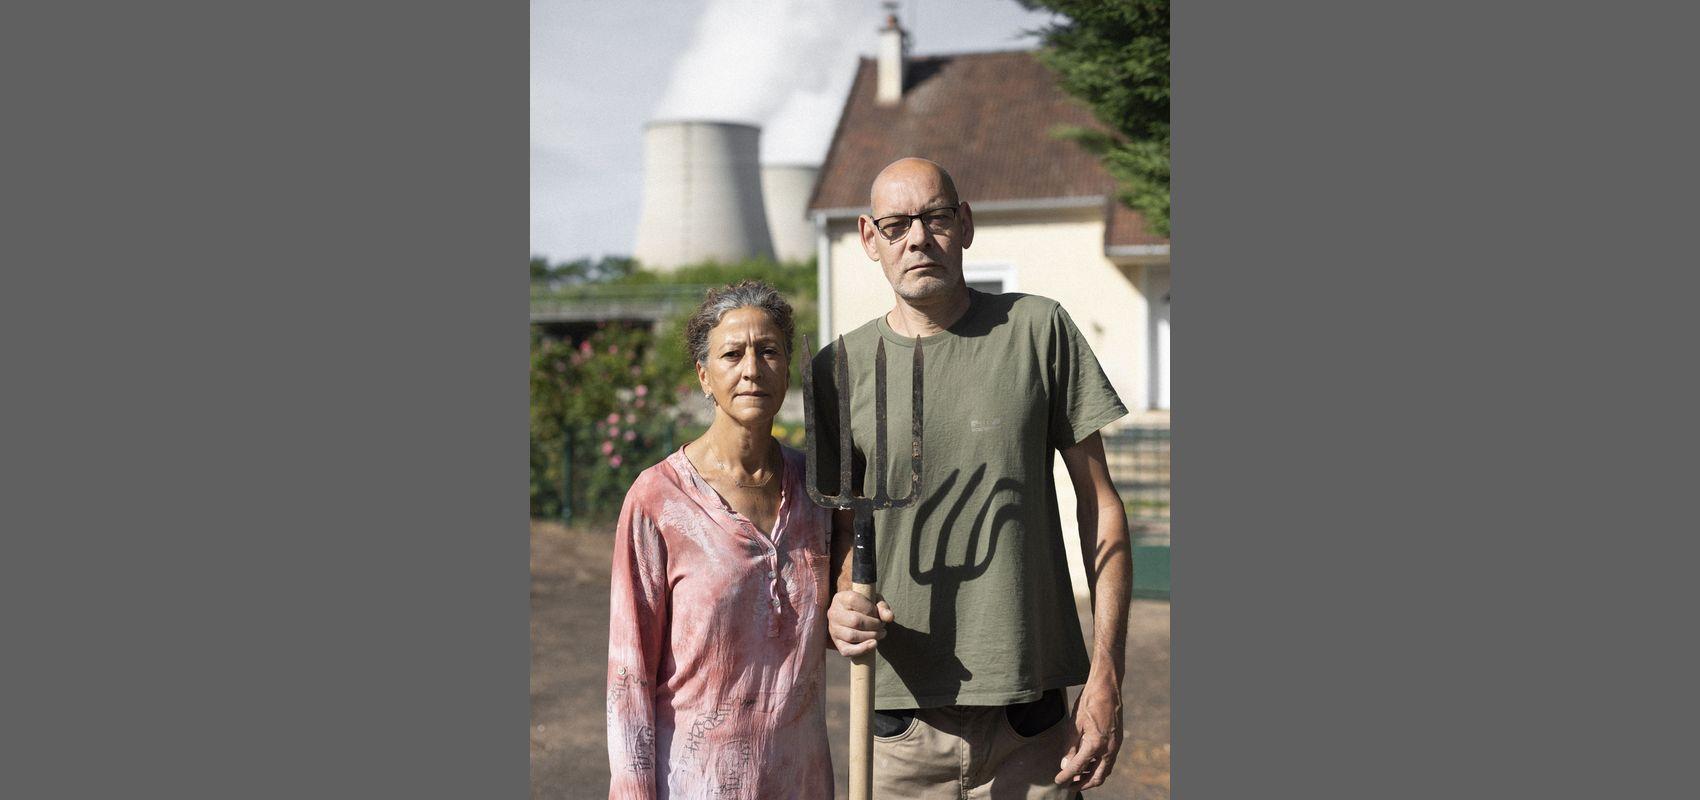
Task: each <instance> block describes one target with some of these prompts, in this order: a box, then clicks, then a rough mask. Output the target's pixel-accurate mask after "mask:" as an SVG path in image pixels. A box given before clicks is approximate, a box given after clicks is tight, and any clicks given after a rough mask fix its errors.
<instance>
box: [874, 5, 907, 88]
mask: <svg viewBox="0 0 1700 800" xmlns="http://www.w3.org/2000/svg"><path fill="white" fill-rule="evenodd" d="M885 10H886V15H885V27H883V28H880V61H879V93H878V94H877V95H876V98H877V99H878V101H879V104H880V105H882V106H889V105H894V104H896V103H898V102H900V101H902V100H903V57H904V55H905V53H904V51H905V50H906V49H907V47H906V45H908V43H909V42H908V40H909V34H908V33H907V32H905V31H904V30H903V26H901V25H899V24H897V4H896V3H886V4H885Z"/></svg>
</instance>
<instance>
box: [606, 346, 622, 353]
mask: <svg viewBox="0 0 1700 800" xmlns="http://www.w3.org/2000/svg"><path fill="white" fill-rule="evenodd" d="M618 352H620V348H619V346H618V345H612V344H611V345H608V355H614V354H615V353H618Z"/></svg>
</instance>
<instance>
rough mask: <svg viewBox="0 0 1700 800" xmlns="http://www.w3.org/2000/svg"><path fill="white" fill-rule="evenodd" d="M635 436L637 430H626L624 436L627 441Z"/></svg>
mask: <svg viewBox="0 0 1700 800" xmlns="http://www.w3.org/2000/svg"><path fill="white" fill-rule="evenodd" d="M636 438H637V431H626V436H625V439H626V441H628V442H629V441H631V440H633V439H636Z"/></svg>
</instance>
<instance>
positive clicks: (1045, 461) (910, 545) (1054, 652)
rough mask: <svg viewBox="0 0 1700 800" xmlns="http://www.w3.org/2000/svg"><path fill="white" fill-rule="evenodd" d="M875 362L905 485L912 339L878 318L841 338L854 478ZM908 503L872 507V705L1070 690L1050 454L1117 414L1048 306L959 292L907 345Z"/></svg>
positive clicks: (1075, 634) (1068, 329)
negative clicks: (959, 313) (875, 620)
mask: <svg viewBox="0 0 1700 800" xmlns="http://www.w3.org/2000/svg"><path fill="white" fill-rule="evenodd" d="M882 340H883V341H884V343H885V351H886V382H887V386H886V412H887V414H886V419H885V420H884V422H885V425H886V436H887V439H886V441H887V454H886V474H887V479H886V485H887V486H888V487H889V488H888V491H889V492H890V493H891V494H893V495H896V496H899V497H901V496H903V495H906V494H907V493H908V491H909V485H910V484H909V476H910V459H909V444H910V436H911V425H912V418H911V410H910V397H911V396H912V390H911V386H912V381H911V373H912V363H911V359H912V358H913V357H914V345H913V342H914V340H913V339H910V338H907V337H902V336H898V335H897V334H896V333H894V332H893V331H892V330H891V328H890V326H889V325H887V324H886V321H885V318H884V316H883V315H882V316H881V317H879V318H878V319H875V320H872V321H870V322H868V323H867V324H866V325H863V326H861V327H859V328H857V329H856V330H854V331H851V332H850V333H848V334H846V335H845V336H844V347H845V350H846V353H847V360H848V361H849V363H850V387H851V392H850V398H851V399H850V408H851V424H850V428H851V433H852V438H853V443H852V451H853V459H852V464H853V465H854V475H855V476H856V477H855V478H853V480H854V481H857V482H859V483H860V485H861V490H860V491H861V493H863V494H865V495H869V496H871V495H872V494H873V492H874V488H875V487H874V481H873V479H872V477H871V476H868V475H866V474H865V472H866V470H865V469H864V466H865V464H866V462H867V460H868V459H869V458H870V457H871V456H872V454H873V450H874V430H875V428H874V425H875V422H876V420H875V419H874V350H875V347H876V345H877V344H878V343H879V342H880V341H882ZM921 341H922V347H923V350H924V353H925V355H924V358H925V373H924V375H923V381H924V383H923V387H922V388H923V392H924V406H923V411H922V424H923V429H922V445H921V449H922V476H921V493H922V496H921V498H920V500H919V502H917V503H915V504H914V505H911V506H909V507H908V508H903V509H896V510H891V511H878V512H875V513H874V531H875V540H876V551H877V557H878V566H879V582H878V584H877V588H878V590H879V593H880V595H881V596H883V597H884V598H885V600H886V602H887V603H889V604H890V605H891V608H892V612H893V614H895V616H896V622H895V623H894V624H892V625H889V626H887V631H886V637H885V638H884V639H882V640H881V641H880V644H879V647H878V648H877V650H876V653H877V654H878V657H877V659H876V667H875V670H874V673H875V694H876V701H875V704H876V705H877V706H878V707H880V708H884V709H900V708H930V707H935V706H944V705H982V706H985V705H1007V704H1011V703H1020V702H1027V701H1030V700H1035V699H1037V698H1038V697H1039V696H1040V695H1041V694H1043V692H1044V691H1045V690H1047V689H1052V688H1057V687H1064V686H1073V685H1076V684H1080V683H1084V682H1085V680H1086V674H1087V669H1088V666H1089V664H1088V661H1087V656H1086V648H1085V644H1084V642H1083V641H1082V638H1081V634H1080V624H1079V619H1078V617H1077V616H1076V614H1075V606H1074V592H1073V589H1072V587H1071V585H1070V582H1069V573H1068V561H1067V558H1066V557H1065V555H1064V551H1063V540H1062V528H1061V521H1060V517H1059V515H1058V514H1059V512H1058V508H1057V495H1056V486H1055V484H1054V483H1053V479H1052V465H1053V459H1054V458H1055V452H1056V451H1057V450H1058V449H1060V448H1066V447H1069V446H1070V445H1073V444H1075V443H1077V442H1079V441H1080V440H1081V439H1084V438H1086V437H1087V436H1090V435H1091V434H1092V433H1094V432H1096V431H1097V430H1098V429H1100V428H1102V427H1103V426H1104V425H1106V424H1108V423H1110V422H1112V421H1114V420H1116V419H1118V418H1120V417H1122V416H1123V415H1125V414H1126V413H1127V409H1126V407H1124V406H1123V405H1122V403H1121V401H1120V400H1119V399H1118V398H1117V397H1116V393H1115V390H1114V389H1113V388H1112V387H1111V386H1110V382H1109V380H1108V379H1107V378H1105V377H1104V371H1103V369H1102V368H1101V367H1100V366H1099V365H1098V360H1097V359H1096V358H1095V357H1094V356H1093V355H1092V350H1091V348H1090V347H1089V346H1088V345H1087V344H1086V341H1085V339H1084V338H1082V337H1081V335H1080V331H1079V330H1078V329H1076V328H1075V326H1074V322H1073V321H1072V320H1070V319H1069V317H1068V314H1067V312H1065V311H1063V309H1062V307H1061V306H1060V305H1058V304H1057V303H1056V302H1055V301H1053V300H1049V299H1047V298H1043V297H1038V296H1035V295H1023V294H999V295H993V294H985V293H983V292H978V291H974V290H970V305H969V309H968V312H967V313H966V314H964V315H963V317H962V319H960V320H958V321H957V322H956V324H954V325H952V326H951V327H950V329H949V330H946V331H944V332H942V333H938V334H935V335H932V336H928V337H924V338H923V339H922V340H921ZM831 351H832V348H831V346H830V344H829V346H828V347H827V348H825V349H823V350H822V351H821V352H820V353H819V354H817V355H816V357H815V360H814V369H815V373H814V377H815V385H816V393H817V397H818V400H819V402H818V403H817V405H816V408H817V409H818V414H817V420H818V423H817V432H816V441H817V444H818V446H819V447H820V448H821V452H822V457H821V459H820V461H819V462H818V463H819V482H820V487H821V489H822V491H825V492H829V493H833V492H836V491H837V488H838V468H837V465H838V460H837V449H838V448H837V443H838V403H837V400H838V397H837V393H836V392H835V391H833V387H834V385H835V384H834V381H833V376H832V353H831Z"/></svg>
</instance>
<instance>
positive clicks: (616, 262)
mask: <svg viewBox="0 0 1700 800" xmlns="http://www.w3.org/2000/svg"><path fill="white" fill-rule="evenodd" d="M636 271H637V261H635V260H633V259H630V258H626V257H625V256H603V257H602V258H599V259H596V260H594V261H593V260H591V259H588V258H580V259H576V260H573V261H563V262H561V263H559V264H555V265H550V264H549V262H548V260H546V259H544V258H542V257H541V256H532V257H531V279H532V280H533V281H543V282H548V283H553V284H559V285H564V286H576V285H579V284H585V283H600V282H604V281H611V280H618V279H620V278H624V277H626V276H628V275H631V274H632V273H634V272H636Z"/></svg>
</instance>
